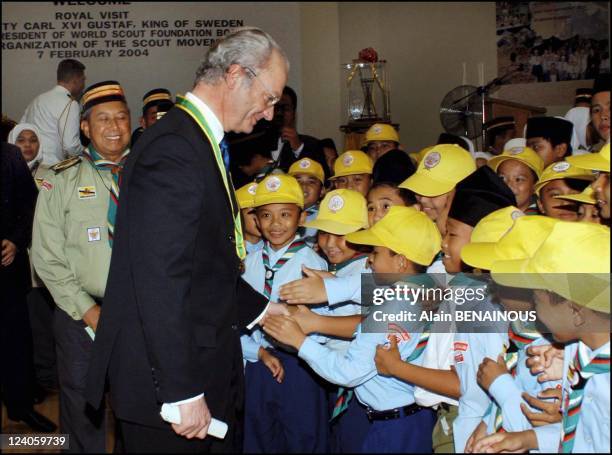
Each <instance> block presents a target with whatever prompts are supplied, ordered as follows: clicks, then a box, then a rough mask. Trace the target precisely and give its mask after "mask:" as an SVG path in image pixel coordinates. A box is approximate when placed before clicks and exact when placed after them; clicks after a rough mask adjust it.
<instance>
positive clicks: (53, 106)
mask: <svg viewBox="0 0 612 455" xmlns="http://www.w3.org/2000/svg"><path fill="white" fill-rule="evenodd" d="M80 116H81V108H80V106H79V103H78V102H77V101H76V100H74V99H73V98H72V97H71V96H70V92H69V91H68V90H67V89H66V88H65V87H62V86H61V85H56V86H55V87H53V88H52V89H51V90H49V91H48V92H45V93H42V94H40V95H38V96H37V97H36V98H34V100H33V101H32V102H31V103H30V104H29V105H28V107H27V108H26V110H25V113H24V114H23V117H21V123H32V124H34V125H36V126H37V127H38V129H39V130H40V134H41V136H42V137H41V138H39V139H40V141H41V143H42V145H44V152H43V164H44V165H46V166H52V165H54V164H56V163H57V162H59V161H62V160H65V159H66V158H68V157H69V156H72V155H78V154H80V153H81V151H82V150H83V145H82V144H81V139H80Z"/></svg>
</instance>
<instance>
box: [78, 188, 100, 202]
mask: <svg viewBox="0 0 612 455" xmlns="http://www.w3.org/2000/svg"><path fill="white" fill-rule="evenodd" d="M95 197H96V187H95V186H80V187H79V199H93V198H95Z"/></svg>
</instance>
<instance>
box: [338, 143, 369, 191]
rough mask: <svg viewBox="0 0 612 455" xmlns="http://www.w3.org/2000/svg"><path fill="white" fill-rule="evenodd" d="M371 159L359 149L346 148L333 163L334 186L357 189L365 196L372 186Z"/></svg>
mask: <svg viewBox="0 0 612 455" xmlns="http://www.w3.org/2000/svg"><path fill="white" fill-rule="evenodd" d="M373 169H374V163H373V162H372V159H371V158H370V157H369V156H368V155H366V154H365V153H363V152H361V151H359V150H348V151H346V152H344V153H343V154H342V155H340V156H339V157H338V159H336V162H335V163H334V176H333V177H331V180H333V181H334V187H335V188H336V189H337V190H339V189H344V188H346V189H349V190H354V191H358V192H360V193H361V194H363V196H364V197H365V196H366V195H367V194H368V190H369V189H370V187H371V186H372V170H373Z"/></svg>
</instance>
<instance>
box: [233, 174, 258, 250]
mask: <svg viewBox="0 0 612 455" xmlns="http://www.w3.org/2000/svg"><path fill="white" fill-rule="evenodd" d="M256 190H257V183H256V182H251V183H248V184H246V185H244V186H242V187H240V188H238V189H237V190H236V200H237V201H238V205H239V206H240V213H241V215H242V227H243V230H244V246H245V248H246V252H247V254H249V253H252V252H253V251H257V250H261V249H262V248H263V245H264V241H263V239H262V238H261V232H260V231H259V228H258V227H257V217H256V216H255V191H256Z"/></svg>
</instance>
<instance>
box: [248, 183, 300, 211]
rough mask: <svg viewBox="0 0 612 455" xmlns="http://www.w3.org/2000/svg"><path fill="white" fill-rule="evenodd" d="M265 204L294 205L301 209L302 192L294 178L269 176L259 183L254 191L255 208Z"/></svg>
mask: <svg viewBox="0 0 612 455" xmlns="http://www.w3.org/2000/svg"><path fill="white" fill-rule="evenodd" d="M267 204H296V205H298V206H299V207H300V208H302V209H303V208H304V192H303V191H302V188H301V187H300V184H299V183H298V181H297V180H296V179H295V177H292V176H290V175H287V174H275V175H269V176H267V177H266V178H265V179H263V180H262V181H261V182H259V184H258V185H257V189H256V191H255V207H261V206H262V205H267Z"/></svg>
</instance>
